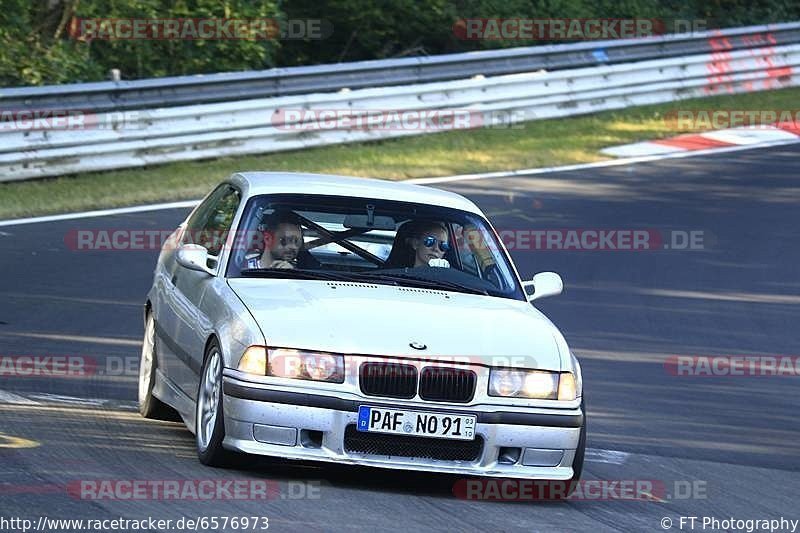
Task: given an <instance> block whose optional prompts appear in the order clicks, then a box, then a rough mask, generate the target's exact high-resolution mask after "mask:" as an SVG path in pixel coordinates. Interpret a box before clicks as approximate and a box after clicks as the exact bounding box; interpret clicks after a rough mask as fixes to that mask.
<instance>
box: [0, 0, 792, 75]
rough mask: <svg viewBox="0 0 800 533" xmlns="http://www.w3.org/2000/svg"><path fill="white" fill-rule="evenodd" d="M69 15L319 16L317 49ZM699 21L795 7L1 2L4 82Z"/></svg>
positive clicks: (636, 1)
mask: <svg viewBox="0 0 800 533" xmlns="http://www.w3.org/2000/svg"><path fill="white" fill-rule="evenodd" d="M73 17H77V18H101V19H109V18H122V19H131V18H145V19H166V18H180V17H185V18H234V19H255V18H269V19H273V20H283V21H285V20H296V19H322V20H323V21H326V22H327V24H329V25H331V26H332V30H333V31H332V33H331V34H330V36H328V37H327V38H325V39H323V40H313V39H297V40H292V39H284V40H281V39H279V38H277V37H275V38H271V39H261V40H121V39H120V40H102V39H95V40H80V39H76V38H74V37H72V36H71V34H70V31H69V29H70V21H71V20H72V19H73ZM473 17H476V18H477V17H480V18H495V17H497V18H626V17H640V18H660V19H663V20H673V19H686V20H692V19H703V20H708V21H709V27H730V26H741V25H748V24H760V23H767V22H781V21H788V20H797V19H800V3H798V2H797V1H796V0H504V1H499V0H451V1H447V0H427V1H426V2H424V3H422V2H419V1H418V0H391V1H379V2H376V1H375V0H0V50H2V51H1V52H0V85H3V86H13V85H42V84H53V83H67V82H77V81H97V80H102V79H104V78H105V77H106V76H107V73H108V71H109V70H110V69H112V68H117V69H120V71H121V72H122V75H123V77H124V78H126V79H133V78H145V77H155V76H170V75H181V74H202V73H208V72H221V71H236V70H252V69H264V68H270V67H274V66H293V65H308V64H319V63H335V62H340V61H355V60H364V59H380V58H387V57H400V56H408V55H429V54H442V53H450V52H462V51H468V50H477V49H483V48H500V47H509V46H522V45H531V44H543V43H542V42H541V41H538V42H524V41H518V40H514V41H508V40H505V41H504V40H481V41H465V40H460V39H459V38H458V37H457V36H456V35H455V34H454V31H453V25H454V23H455V22H456V21H458V20H459V19H465V18H473Z"/></svg>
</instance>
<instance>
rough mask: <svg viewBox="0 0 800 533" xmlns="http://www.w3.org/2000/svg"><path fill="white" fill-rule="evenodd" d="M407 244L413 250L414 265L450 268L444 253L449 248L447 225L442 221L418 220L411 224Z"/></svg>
mask: <svg viewBox="0 0 800 533" xmlns="http://www.w3.org/2000/svg"><path fill="white" fill-rule="evenodd" d="M408 244H409V246H410V247H411V249H412V250H413V252H414V265H413V266H414V267H424V266H431V267H442V268H450V262H449V261H448V260H447V259H445V258H444V254H445V253H447V251H448V250H449V249H450V243H449V242H448V240H447V227H446V226H445V225H444V223H442V222H419V223H418V224H415V225H414V226H412V229H411V237H410V238H409V240H408Z"/></svg>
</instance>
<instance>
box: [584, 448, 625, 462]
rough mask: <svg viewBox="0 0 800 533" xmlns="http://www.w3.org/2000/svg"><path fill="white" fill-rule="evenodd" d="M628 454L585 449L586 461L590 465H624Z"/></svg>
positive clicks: (616, 451)
mask: <svg viewBox="0 0 800 533" xmlns="http://www.w3.org/2000/svg"><path fill="white" fill-rule="evenodd" d="M629 456H630V454H629V453H628V452H621V451H618V450H603V449H600V448H587V449H586V460H587V461H590V462H592V463H608V464H612V465H621V464H625V462H626V461H627V460H628V457H629Z"/></svg>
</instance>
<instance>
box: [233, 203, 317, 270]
mask: <svg viewBox="0 0 800 533" xmlns="http://www.w3.org/2000/svg"><path fill="white" fill-rule="evenodd" d="M259 228H260V229H261V230H262V231H263V235H264V251H263V252H262V253H261V254H260V255H254V256H252V257H248V258H247V260H246V268H296V267H297V256H298V254H299V253H300V252H301V251H302V250H303V245H304V241H303V229H302V228H301V227H300V224H299V223H298V222H297V220H296V218H295V217H294V216H292V213H289V212H279V211H276V212H274V213H272V214H270V215H267V216H266V217H264V219H263V220H262V221H261V225H260V226H259Z"/></svg>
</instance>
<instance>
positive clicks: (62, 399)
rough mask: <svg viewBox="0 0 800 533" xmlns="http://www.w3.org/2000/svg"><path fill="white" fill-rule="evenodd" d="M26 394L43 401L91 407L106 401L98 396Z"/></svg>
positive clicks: (98, 405)
mask: <svg viewBox="0 0 800 533" xmlns="http://www.w3.org/2000/svg"><path fill="white" fill-rule="evenodd" d="M28 396H29V397H31V398H34V399H37V400H42V401H44V402H52V403H65V404H68V405H89V406H91V407H100V406H102V405H104V404H105V403H106V402H107V401H108V400H102V399H100V398H77V397H75V396H64V395H61V394H49V393H41V394H29V395H28Z"/></svg>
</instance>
